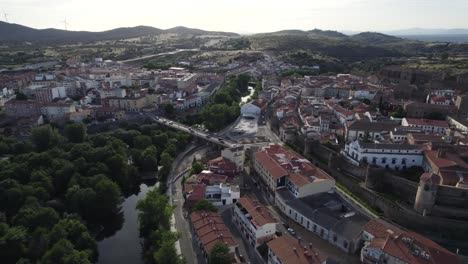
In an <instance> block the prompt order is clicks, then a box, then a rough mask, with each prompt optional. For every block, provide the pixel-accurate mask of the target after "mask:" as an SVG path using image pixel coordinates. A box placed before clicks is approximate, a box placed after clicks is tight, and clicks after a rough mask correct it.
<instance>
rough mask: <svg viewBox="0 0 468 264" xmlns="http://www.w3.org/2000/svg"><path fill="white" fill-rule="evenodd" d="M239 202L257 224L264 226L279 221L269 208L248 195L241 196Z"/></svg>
mask: <svg viewBox="0 0 468 264" xmlns="http://www.w3.org/2000/svg"><path fill="white" fill-rule="evenodd" d="M237 203H238V205H240V206H242V208H244V209H245V210H246V211H247V213H248V214H249V215H250V216H251V217H252V220H251V222H252V224H253V225H255V226H263V225H266V224H273V223H276V222H278V221H277V220H276V219H275V218H274V217H273V215H272V214H271V213H270V211H269V210H268V208H266V207H265V206H263V205H262V204H261V203H260V202H258V201H256V200H253V199H252V198H250V197H248V196H244V197H241V198H240V199H239V201H238V202H237Z"/></svg>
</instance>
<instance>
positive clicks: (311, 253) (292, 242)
mask: <svg viewBox="0 0 468 264" xmlns="http://www.w3.org/2000/svg"><path fill="white" fill-rule="evenodd" d="M267 245H268V248H270V250H271V252H273V254H275V256H276V257H277V258H278V259H279V260H280V261H281V263H283V264H319V263H322V261H323V260H322V259H321V256H320V255H319V254H318V252H316V251H315V250H314V249H313V248H312V247H311V246H310V245H304V243H302V244H301V241H300V240H298V239H296V238H294V237H291V236H280V237H278V238H275V239H273V240H271V241H270V242H268V243H267Z"/></svg>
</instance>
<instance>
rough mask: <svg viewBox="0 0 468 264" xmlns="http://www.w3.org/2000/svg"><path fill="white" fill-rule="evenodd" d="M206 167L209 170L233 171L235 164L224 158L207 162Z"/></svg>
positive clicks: (235, 167)
mask: <svg viewBox="0 0 468 264" xmlns="http://www.w3.org/2000/svg"><path fill="white" fill-rule="evenodd" d="M207 165H208V167H209V168H210V169H218V170H225V171H235V170H236V169H237V165H236V163H234V162H232V161H230V160H228V159H226V158H224V157H217V158H215V159H212V160H210V161H208V162H207Z"/></svg>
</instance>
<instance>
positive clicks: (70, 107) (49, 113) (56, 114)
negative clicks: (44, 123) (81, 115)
mask: <svg viewBox="0 0 468 264" xmlns="http://www.w3.org/2000/svg"><path fill="white" fill-rule="evenodd" d="M73 112H76V109H75V105H74V104H54V103H50V104H46V105H43V106H42V107H41V114H43V115H45V116H46V117H47V118H49V119H50V120H57V119H63V118H65V116H66V114H70V113H73Z"/></svg>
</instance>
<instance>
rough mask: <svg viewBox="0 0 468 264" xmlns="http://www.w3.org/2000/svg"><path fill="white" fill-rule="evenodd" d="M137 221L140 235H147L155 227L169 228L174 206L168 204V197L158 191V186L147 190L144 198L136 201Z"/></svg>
mask: <svg viewBox="0 0 468 264" xmlns="http://www.w3.org/2000/svg"><path fill="white" fill-rule="evenodd" d="M137 209H138V210H139V211H140V212H139V213H138V221H139V223H140V235H141V236H143V237H149V235H150V234H151V232H152V231H153V230H156V229H161V230H169V229H170V218H171V215H172V212H173V210H174V208H173V207H172V206H170V205H169V197H167V195H165V194H162V193H160V192H159V190H158V188H155V189H153V190H151V191H149V192H148V193H147V195H146V198H145V199H143V200H140V201H138V203H137Z"/></svg>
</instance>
